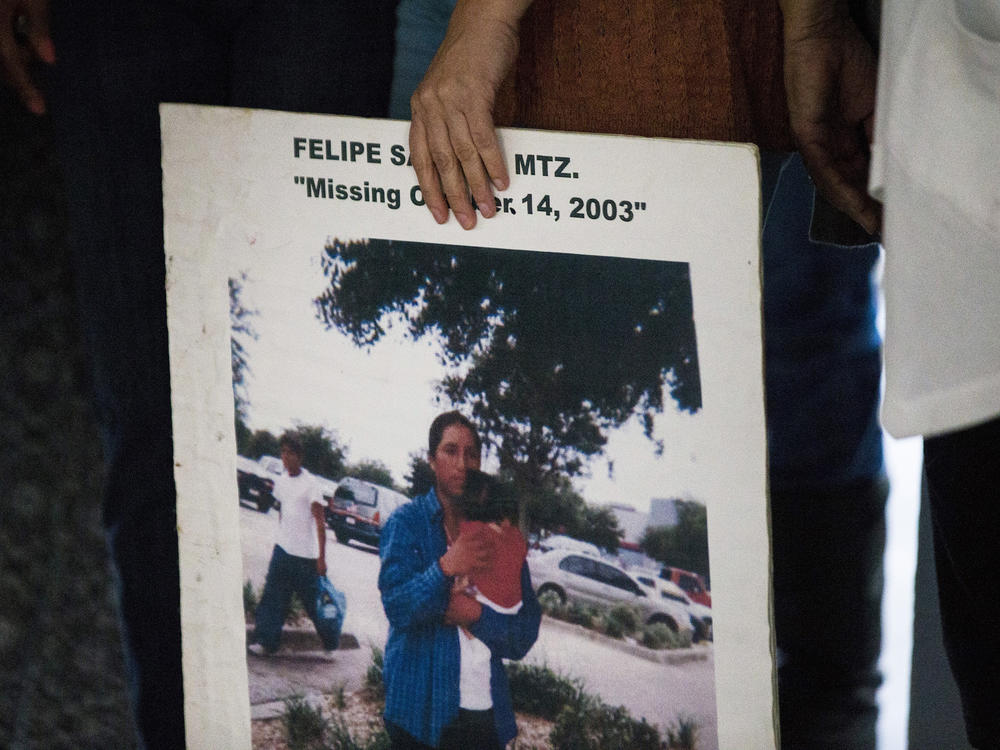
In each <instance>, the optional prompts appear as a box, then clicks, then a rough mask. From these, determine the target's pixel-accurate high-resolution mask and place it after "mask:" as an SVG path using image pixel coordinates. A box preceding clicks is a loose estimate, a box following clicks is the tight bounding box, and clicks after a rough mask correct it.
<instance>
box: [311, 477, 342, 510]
mask: <svg viewBox="0 0 1000 750" xmlns="http://www.w3.org/2000/svg"><path fill="white" fill-rule="evenodd" d="M313 479H315V480H316V484H318V485H319V490H320V492H322V493H323V502H325V503H326V507H327V508H332V507H333V497H334V495H335V494H336V493H337V487H339V486H340V485H339V484H338V483H337V482H334V481H333V480H332V479H327V478H326V477H324V476H322V475H320V474H313Z"/></svg>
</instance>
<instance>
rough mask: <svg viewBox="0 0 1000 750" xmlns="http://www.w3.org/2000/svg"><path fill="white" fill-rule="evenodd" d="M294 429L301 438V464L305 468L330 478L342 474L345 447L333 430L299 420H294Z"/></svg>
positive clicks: (336, 477) (344, 464)
mask: <svg viewBox="0 0 1000 750" xmlns="http://www.w3.org/2000/svg"><path fill="white" fill-rule="evenodd" d="M294 429H295V432H297V433H298V435H299V438H301V440H302V465H303V466H305V467H306V469H308V470H309V471H311V472H312V473H313V474H319V475H320V476H324V477H329V478H330V479H339V478H340V477H342V476H344V474H345V467H346V464H347V448H346V447H345V446H343V445H341V443H340V440H339V439H338V438H337V433H336V432H335V431H333V430H331V429H329V428H327V427H325V426H323V425H308V424H303V423H301V422H296V423H295V427H294Z"/></svg>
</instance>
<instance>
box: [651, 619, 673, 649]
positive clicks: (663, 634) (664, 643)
mask: <svg viewBox="0 0 1000 750" xmlns="http://www.w3.org/2000/svg"><path fill="white" fill-rule="evenodd" d="M677 641H678V638H677V635H676V634H675V633H674V631H673V630H671V629H670V626H669V625H666V624H664V623H662V622H654V623H652V624H651V625H646V626H645V627H644V628H643V629H642V645H643V646H646V647H647V648H674V647H675V644H676V643H677Z"/></svg>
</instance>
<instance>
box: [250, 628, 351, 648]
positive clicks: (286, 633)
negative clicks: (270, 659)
mask: <svg viewBox="0 0 1000 750" xmlns="http://www.w3.org/2000/svg"><path fill="white" fill-rule="evenodd" d="M253 631H254V626H253V625H252V624H250V623H247V626H246V639H247V643H252V639H253ZM281 647H282V648H283V649H287V650H289V651H295V652H306V653H309V652H318V653H319V654H323V653H325V652H324V650H323V644H322V642H321V641H320V639H319V636H318V635H317V634H316V631H315V629H313V627H312V626H310V625H307V626H302V627H293V626H289V625H286V626H285V627H284V629H282V631H281ZM356 648H361V644H360V643H358V639H357V638H356V637H355V635H354V634H353V633H347V632H344V633H341V634H340V645H339V646H337V651H349V650H352V649H356Z"/></svg>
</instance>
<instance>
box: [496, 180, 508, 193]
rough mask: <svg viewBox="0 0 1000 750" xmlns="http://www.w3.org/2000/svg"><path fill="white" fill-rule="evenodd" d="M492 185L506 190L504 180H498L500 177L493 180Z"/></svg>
mask: <svg viewBox="0 0 1000 750" xmlns="http://www.w3.org/2000/svg"><path fill="white" fill-rule="evenodd" d="M493 186H494V187H495V188H496V189H497V190H506V189H507V183H506V182H505V181H504V180H500V179H495V180H493Z"/></svg>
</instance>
